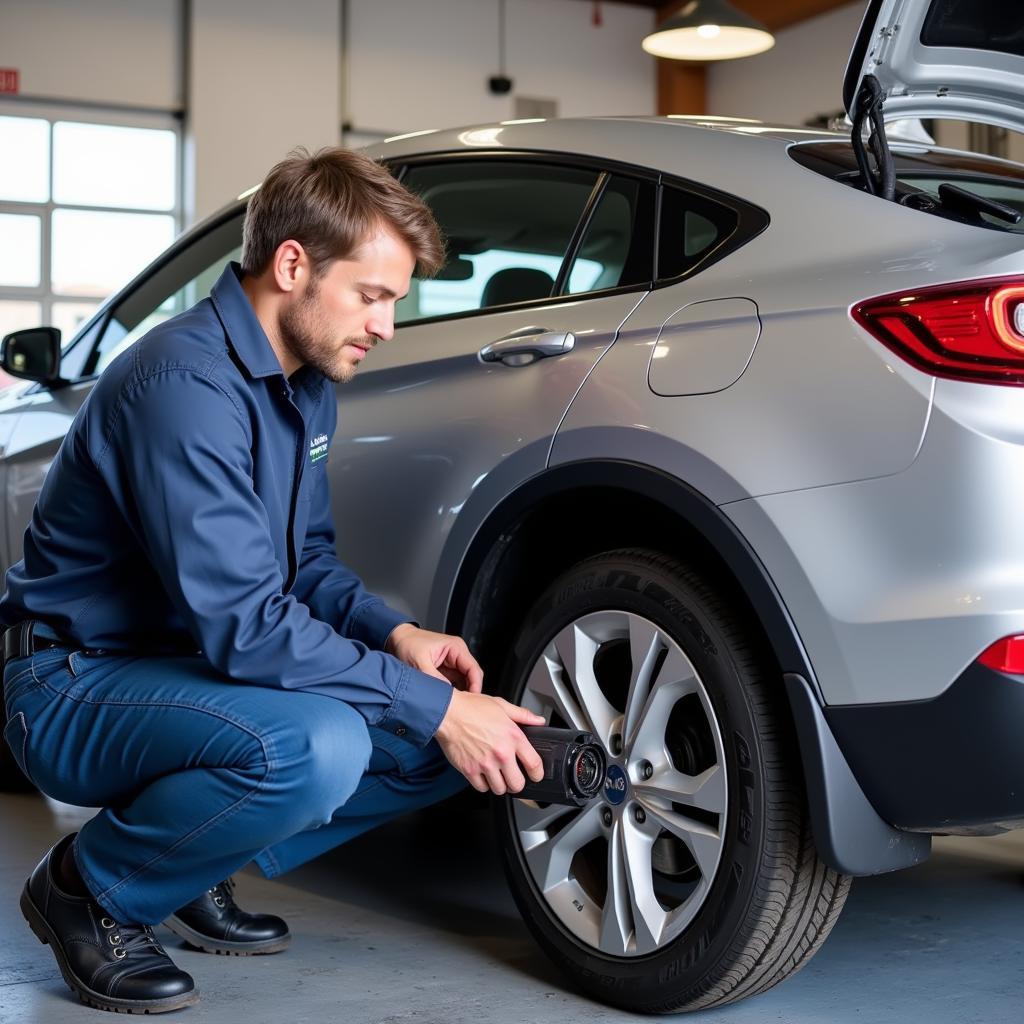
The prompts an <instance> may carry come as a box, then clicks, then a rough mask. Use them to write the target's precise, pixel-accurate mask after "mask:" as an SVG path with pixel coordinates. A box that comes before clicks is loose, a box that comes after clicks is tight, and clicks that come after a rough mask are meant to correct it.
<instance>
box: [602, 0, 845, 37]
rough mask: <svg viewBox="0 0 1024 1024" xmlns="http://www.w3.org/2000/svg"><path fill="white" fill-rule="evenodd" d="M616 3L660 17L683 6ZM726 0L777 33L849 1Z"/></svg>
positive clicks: (653, 1) (676, 1)
mask: <svg viewBox="0 0 1024 1024" xmlns="http://www.w3.org/2000/svg"><path fill="white" fill-rule="evenodd" d="M585 2H586V3H592V2H593V0H585ZM616 2H618V3H625V4H631V5H632V6H634V7H650V8H651V9H652V10H656V11H660V12H661V16H662V17H663V18H667V17H669V16H670V15H672V14H675V12H676V11H677V10H678V9H679V8H680V7H682V5H683V0H673V2H669V3H666V2H665V0H616ZM729 2H730V3H731V4H732V5H733V6H734V7H736V8H738V9H739V10H741V11H744V12H746V13H747V14H749V15H750V16H751V17H752V18H757V20H758V21H760V22H761V23H762V24H763V25H764V26H765V27H766V28H768V29H770V30H771V31H773V32H777V31H778V30H779V29H780V28H785V27H786V26H787V25H795V24H796V23H797V22H798V21H805V20H806V19H807V18H813V17H814V16H815V15H816V14H824V13H825V11H831V10H832V9H833V8H835V7H843V6H845V5H846V4H848V3H849V2H850V0H729Z"/></svg>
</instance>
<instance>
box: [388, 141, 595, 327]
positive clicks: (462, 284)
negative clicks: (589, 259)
mask: <svg viewBox="0 0 1024 1024" xmlns="http://www.w3.org/2000/svg"><path fill="white" fill-rule="evenodd" d="M597 178H598V175H597V172H596V171H587V170H580V169H575V168H569V167H556V166H553V165H547V164H535V163H518V162H516V161H513V160H508V161H506V160H479V159H478V160H457V161H450V162H446V163H441V164H432V165H427V166H418V167H411V168H410V169H409V171H408V173H407V174H406V175H405V177H404V178H403V179H402V184H403V185H405V186H406V187H408V188H409V189H411V190H412V191H413V192H416V193H417V194H418V195H420V196H421V197H422V198H423V200H424V201H425V202H426V203H427V205H428V206H430V208H431V210H432V211H433V213H434V216H435V217H436V218H437V221H438V223H439V224H440V225H441V230H442V231H443V233H444V235H445V238H446V240H447V245H448V263H447V265H446V266H445V268H444V269H443V270H442V271H441V273H440V274H439V275H438V276H437V277H435V278H433V279H432V280H414V281H413V284H412V288H411V290H410V292H409V294H408V295H407V296H406V298H404V299H403V300H402V301H401V302H399V303H398V305H397V307H396V310H395V320H396V322H397V323H403V322H405V321H409V320H418V319H420V318H423V317H435V316H446V315H450V314H453V313H463V312H466V311H470V310H476V309H487V308H490V307H492V306H505V305H508V304H509V303H513V302H528V301H533V300H537V299H544V298H547V297H548V296H550V295H552V294H553V293H554V289H555V282H556V280H557V279H558V273H559V270H560V269H561V266H562V262H563V260H564V259H565V254H566V250H567V249H568V248H569V243H570V241H571V240H572V236H573V233H574V231H575V230H576V225H577V222H578V221H579V219H580V215H581V214H582V212H583V210H584V208H585V206H586V204H587V200H588V199H589V198H590V194H591V192H592V191H593V189H594V185H595V184H596V183H597ZM578 262H581V265H585V261H578ZM598 272H600V268H599V267H598V265H597V264H596V263H592V266H591V274H593V273H598Z"/></svg>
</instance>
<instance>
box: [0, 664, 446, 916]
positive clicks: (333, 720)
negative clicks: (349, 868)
mask: <svg viewBox="0 0 1024 1024" xmlns="http://www.w3.org/2000/svg"><path fill="white" fill-rule="evenodd" d="M4 698H5V701H6V706H7V715H8V723H7V727H6V728H5V730H4V737H5V739H6V740H7V742H8V744H9V745H10V747H11V749H12V751H13V752H14V756H15V758H16V759H17V761H18V763H19V764H20V765H21V766H22V767H23V769H24V771H25V774H26V775H28V776H29V778H30V779H31V780H32V782H33V783H34V784H35V785H36V786H37V787H38V788H39V789H40V790H42V791H43V792H44V793H46V794H47V795H49V796H51V797H53V798H55V799H57V800H62V801H64V802H65V803H70V804H78V805H81V806H86V807H100V808H102V809H101V810H100V811H99V813H98V814H97V815H96V816H95V817H94V818H92V819H90V820H89V821H88V822H86V824H85V825H84V826H83V827H82V829H81V831H80V832H79V834H78V838H77V840H76V842H75V845H74V853H75V859H76V862H77V864H78V867H79V870H80V871H81V874H82V877H83V879H84V880H85V883H86V885H87V887H88V888H89V890H90V891H91V893H92V895H93V896H94V897H95V898H96V900H97V902H99V904H100V905H101V906H102V907H104V908H105V909H106V910H107V912H108V913H110V915H111V916H112V917H115V918H116V919H118V920H120V921H126V922H137V923H140V924H156V923H158V922H160V921H162V920H164V919H165V918H166V917H167V916H168V915H169V914H171V913H172V912H173V911H175V910H176V909H177V908H178V907H181V906H183V905H184V904H185V903H188V902H189V901H190V900H192V899H194V898H195V897H196V896H197V895H198V894H199V893H201V892H202V891H203V890H204V889H206V888H209V887H210V886H212V885H214V884H215V883H216V882H218V881H220V880H221V879H223V878H226V877H227V876H228V875H230V874H231V873H232V872H234V871H236V870H238V869H239V868H241V867H242V866H243V865H245V864H247V863H248V862H249V861H251V860H255V861H256V863H257V865H259V867H260V869H261V870H262V871H263V873H264V874H265V875H266V876H267V877H268V878H271V877H273V876H275V875H278V874H280V873H281V872H283V871H288V870H289V869H291V868H294V867H296V866H297V865H299V864H302V863H304V862H305V861H307V860H309V859H310V858H312V857H316V856H317V855H318V854H321V853H323V852H325V851H326V850H329V849H331V848H332V847H335V846H338V845H340V844H341V843H344V842H345V841H347V840H349V839H352V838H353V837H354V836H357V835H359V834H360V833H362V832H366V831H367V830H368V829H371V828H374V827H376V826H377V825H380V824H382V823H383V822H385V821H388V820H389V819H391V818H394V817H396V816H398V815H400V814H403V813H405V812H406V811H411V810H414V809H416V808H420V807H426V806H427V805H428V804H431V803H434V802H436V801H438V800H442V799H444V798H445V797H447V796H450V795H452V794H453V793H455V792H457V791H458V790H459V789H461V788H462V787H463V786H464V785H465V780H464V779H463V777H462V776H461V775H460V774H459V773H458V772H457V771H456V770H455V769H454V768H452V767H451V766H450V765H449V764H448V762H447V761H446V760H445V758H444V755H443V754H442V753H441V750H440V748H439V747H438V745H437V743H436V741H433V740H432V741H431V742H430V743H429V744H427V746H426V747H424V748H423V749H417V748H416V747H414V746H412V745H411V744H410V743H407V742H406V741H405V740H402V739H399V738H398V737H396V736H393V735H392V734H390V733H387V732H385V731H384V730H382V729H376V728H373V727H368V726H367V724H366V720H365V719H364V718H363V717H362V716H361V715H360V714H359V713H358V712H356V711H354V710H353V709H352V708H351V707H349V705H347V704H345V703H343V702H341V701H339V700H335V699H334V698H332V697H324V696H321V695H320V694H314V693H304V692H302V691H285V690H272V689H267V688H264V687H257V686H246V685H243V684H239V683H236V682H233V681H232V680H229V679H226V678H225V677H224V676H222V675H221V674H220V673H218V672H217V671H216V670H215V669H214V668H213V667H212V666H211V665H210V664H209V663H208V662H207V661H206V660H205V659H204V658H202V657H199V656H185V657H177V656H174V657H134V656H126V655H123V654H111V653H104V654H98V653H92V652H82V651H72V652H69V651H68V650H67V649H62V648H49V649H46V650H42V651H38V652H36V653H35V654H32V655H30V656H29V657H22V658H14V659H12V660H11V661H9V662H8V663H7V665H6V666H5V668H4Z"/></svg>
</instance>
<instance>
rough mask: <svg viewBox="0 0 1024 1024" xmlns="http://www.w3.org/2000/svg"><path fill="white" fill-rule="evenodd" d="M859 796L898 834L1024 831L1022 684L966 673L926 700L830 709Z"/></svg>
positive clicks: (982, 672) (985, 672)
mask: <svg viewBox="0 0 1024 1024" xmlns="http://www.w3.org/2000/svg"><path fill="white" fill-rule="evenodd" d="M823 710H824V715H825V719H826V721H827V722H828V725H829V728H830V729H831V731H832V734H833V735H834V737H835V739H836V742H837V743H838V745H839V748H840V750H841V751H842V753H843V755H844V756H845V758H846V761H847V763H848V764H849V766H850V768H851V769H852V771H853V774H854V775H855V776H856V778H857V781H858V782H859V783H860V786H861V789H862V790H863V792H864V795H865V796H866V797H867V798H868V800H869V801H870V803H871V805H872V806H873V807H874V808H875V810H876V811H877V812H878V814H879V815H880V816H881V818H883V819H884V820H885V821H886V822H888V823H890V824H891V825H893V826H895V827H896V828H898V829H902V830H905V831H913V832H928V833H932V834H940V835H941V834H955V835H995V834H997V833H1000V832H1006V831H1009V830H1011V829H1015V828H1021V827H1024V756H1022V743H1021V733H1022V728H1024V679H1022V678H1020V677H1019V676H1010V675H1005V674H1003V673H1001V672H996V671H993V670H992V669H989V668H986V667H985V666H983V665H980V664H977V663H975V664H972V665H970V666H969V667H968V668H967V669H966V670H965V671H964V672H963V673H962V674H961V675H960V676H959V677H958V678H957V679H956V680H955V682H954V683H953V684H952V685H951V686H949V687H948V688H947V689H946V690H944V691H943V692H942V693H941V694H939V696H937V697H934V698H932V699H931V700H920V701H905V702H899V703H886V704H866V705H849V706H836V705H833V706H831V707H826V708H824V709H823Z"/></svg>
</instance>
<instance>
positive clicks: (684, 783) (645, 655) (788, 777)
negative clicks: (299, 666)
mask: <svg viewBox="0 0 1024 1024" xmlns="http://www.w3.org/2000/svg"><path fill="white" fill-rule="evenodd" d="M634 668H635V669H636V671H635V672H634V671H633V670H634ZM781 684H782V681H781V678H780V677H779V672H778V669H777V668H775V667H773V661H772V658H771V657H770V656H769V655H767V654H766V652H765V650H764V645H763V642H762V641H761V640H760V639H759V632H758V630H757V629H756V628H755V627H754V626H753V625H752V624H751V623H750V622H749V621H747V620H744V618H743V617H742V616H741V615H740V614H739V613H738V612H737V611H736V610H735V608H733V607H731V606H730V604H729V602H728V601H727V600H726V599H725V597H724V596H723V594H722V593H719V592H716V589H715V588H714V587H713V586H711V585H710V584H709V583H708V582H707V581H705V580H704V579H702V578H701V576H700V575H699V574H698V573H697V572H696V571H694V570H693V569H692V568H690V567H688V566H687V565H685V564H683V563H681V562H679V561H676V560H674V559H672V558H669V557H666V556H664V555H662V554H659V553H657V552H654V551H646V550H639V549H628V550H619V551H611V552H607V553H604V554H600V555H597V556H594V557H592V558H588V559H586V560H585V561H583V562H580V563H579V564H577V565H576V566H574V567H573V568H572V569H570V570H569V571H567V572H566V573H565V574H564V575H562V576H561V577H560V578H559V579H557V580H556V581H555V582H554V583H553V584H552V585H551V586H550V587H549V588H548V589H547V590H546V591H545V592H544V594H543V595H541V597H540V598H539V599H538V600H537V602H536V603H535V604H534V606H533V607H532V609H531V611H530V612H529V614H528V616H527V619H526V621H525V623H524V624H523V626H522V629H521V631H520V632H519V634H518V636H517V638H516V640H515V643H514V648H513V652H512V657H511V658H510V659H509V661H508V663H507V664H506V667H505V671H504V673H503V677H502V693H503V695H504V696H505V697H507V698H508V699H509V700H512V701H515V702H517V703H522V704H524V705H525V706H526V707H529V708H531V709H533V710H536V711H539V712H540V713H541V714H544V715H545V717H546V718H548V721H549V724H553V725H567V726H572V727H573V728H578V729H586V730H588V731H590V732H593V733H594V734H595V735H596V736H597V737H598V738H599V739H600V741H601V742H602V743H603V744H604V745H605V749H606V754H607V756H608V759H609V776H608V778H609V779H611V782H609V783H608V784H607V786H606V789H605V790H604V792H603V794H602V796H601V797H599V798H596V799H595V800H593V801H591V802H590V803H589V804H588V805H586V806H585V807H584V808H582V809H578V808H568V807H562V808H559V807H556V806H555V805H544V804H538V803H535V802H533V801H528V800H521V799H513V798H506V799H504V800H502V801H500V802H499V803H497V805H496V808H495V813H496V819H497V827H498V833H499V841H500V846H501V849H502V855H503V859H504V864H505V870H506V874H507V877H508V879H509V884H510V886H511V890H512V893H513V896H514V898H515V900H516V903H517V905H518V907H519V909H520V911H521V913H522V915H523V918H524V920H525V921H526V924H527V926H528V927H529V929H530V930H531V932H532V933H533V935H534V937H535V938H536V940H537V941H538V943H539V944H540V945H541V947H542V948H543V949H544V950H545V951H546V952H547V953H548V954H549V955H550V956H551V957H552V959H553V960H554V961H555V962H556V963H557V964H558V965H559V966H560V967H561V968H562V969H563V970H564V971H565V972H567V974H568V975H569V976H570V978H571V979H572V980H573V981H574V982H575V984H576V985H577V986H578V987H579V988H580V989H582V990H583V991H584V992H585V993H586V994H587V995H589V996H591V997H593V998H595V999H599V1000H601V1001H603V1002H607V1003H610V1004H612V1005H614V1006H618V1007H621V1008H623V1009H627V1010H631V1011H634V1012H648V1013H668V1012H674V1011H683V1010H697V1009H701V1008H707V1007H712V1006H719V1005H722V1004H725V1003H729V1002H733V1001H735V1000H738V999H742V998H745V997H746V996H750V995H755V994H757V993H759V992H764V991H765V990H767V989H769V988H771V987H772V986H773V985H776V984H778V983H779V982H780V981H782V980H783V979H784V978H787V977H789V976H790V975H791V974H794V973H795V972H796V971H798V970H799V969H800V968H801V967H802V966H803V965H804V964H805V963H807V961H808V960H809V959H810V958H811V956H813V954H814V953H815V951H816V950H817V949H818V947H819V946H821V944H822V943H823V942H824V940H825V938H826V937H827V936H828V933H829V931H830V930H831V929H832V927H833V925H834V924H835V922H836V920H837V919H838V916H839V913H840V911H841V909H842V906H843V903H844V902H845V900H846V896H847V893H848V892H849V887H850V878H849V877H848V876H845V875H840V874H838V873H837V872H835V871H833V870H832V869H830V868H828V867H827V866H826V865H825V864H824V863H823V862H822V861H821V860H819V858H818V856H817V852H816V850H815V847H814V843H813V840H812V837H811V829H810V820H809V815H808V811H807V806H806V799H805V796H804V790H803V782H802V777H801V772H800V768H799V751H798V749H797V744H796V738H795V735H794V732H793V727H792V723H791V719H790V715H789V709H788V706H787V704H786V700H785V696H784V691H783V688H782V685H781ZM630 698H632V699H630ZM616 765H617V766H618V767H619V769H620V771H619V772H618V774H616V773H615V768H614V767H613V766H616ZM613 783H614V784H613ZM687 790H688V791H690V795H689V796H687V795H685V792H684V791H687Z"/></svg>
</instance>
